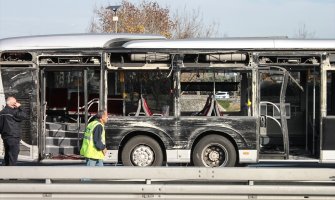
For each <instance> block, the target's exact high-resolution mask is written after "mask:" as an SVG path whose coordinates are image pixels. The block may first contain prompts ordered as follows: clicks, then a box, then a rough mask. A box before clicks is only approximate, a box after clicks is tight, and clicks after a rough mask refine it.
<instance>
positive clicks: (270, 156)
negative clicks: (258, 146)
mask: <svg viewBox="0 0 335 200" xmlns="http://www.w3.org/2000/svg"><path fill="white" fill-rule="evenodd" d="M259 158H260V159H285V158H286V155H285V153H284V152H277V153H273V152H272V153H264V152H262V153H261V154H259Z"/></svg>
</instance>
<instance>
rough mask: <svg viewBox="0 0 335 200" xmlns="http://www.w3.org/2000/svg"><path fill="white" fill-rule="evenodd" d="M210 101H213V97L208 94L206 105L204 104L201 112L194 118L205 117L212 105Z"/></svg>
mask: <svg viewBox="0 0 335 200" xmlns="http://www.w3.org/2000/svg"><path fill="white" fill-rule="evenodd" d="M212 99H213V95H212V94H210V95H209V96H208V97H207V100H206V103H205V106H204V107H203V108H202V109H201V111H199V112H198V113H196V114H195V115H196V116H207V113H208V111H209V109H210V107H211V104H212Z"/></svg>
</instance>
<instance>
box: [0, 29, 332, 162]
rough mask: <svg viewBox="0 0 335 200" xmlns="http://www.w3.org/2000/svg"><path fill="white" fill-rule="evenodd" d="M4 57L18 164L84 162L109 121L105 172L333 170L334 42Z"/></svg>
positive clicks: (132, 39) (31, 49)
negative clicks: (89, 129) (271, 166)
mask: <svg viewBox="0 0 335 200" xmlns="http://www.w3.org/2000/svg"><path fill="white" fill-rule="evenodd" d="M0 51H1V53H0V69H1V76H0V78H1V81H0V100H1V104H2V106H3V105H4V103H5V97H6V96H9V95H14V96H16V97H17V99H18V100H19V101H21V102H22V104H23V107H24V109H26V110H27V111H29V115H30V120H28V121H25V122H23V123H22V129H23V135H22V141H21V153H20V156H19V158H20V159H21V160H32V161H38V162H66V161H68V160H73V159H75V160H82V159H83V158H82V157H81V156H80V155H79V149H80V145H81V140H82V136H83V132H84V129H85V126H86V125H87V123H88V122H90V121H91V120H93V119H94V115H95V114H96V112H97V111H98V110H99V109H106V110H107V112H108V115H109V119H108V122H107V123H106V126H105V128H106V143H107V148H108V153H107V155H106V157H105V162H110V163H119V164H122V165H126V166H161V165H168V164H170V163H183V164H192V165H195V166H206V167H221V166H225V167H232V166H236V165H237V164H239V163H258V162H261V161H304V162H320V163H334V162H335V134H334V133H335V132H334V130H335V125H334V122H335V93H332V92H331V91H333V90H334V88H335V40H326V39H313V40H307V39H303V40H302V39H299V40H298V39H287V38H224V39H185V40H168V39H165V38H163V37H160V36H153V35H129V34H114V35H113V34H82V35H48V36H31V37H19V38H7V39H2V40H0ZM0 151H2V152H3V150H2V149H0Z"/></svg>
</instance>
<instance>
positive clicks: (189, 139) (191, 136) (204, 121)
mask: <svg viewBox="0 0 335 200" xmlns="http://www.w3.org/2000/svg"><path fill="white" fill-rule="evenodd" d="M256 120H257V119H256V118H254V117H230V118H229V117H182V118H181V119H180V121H177V120H176V119H175V118H166V117H121V118H111V121H109V122H108V123H107V124H106V140H107V148H108V149H111V150H117V149H118V147H119V145H120V143H121V141H122V139H123V138H124V137H126V136H127V135H128V134H131V133H134V132H148V133H152V134H155V135H156V136H158V137H159V138H160V139H161V140H162V141H163V143H164V145H165V147H166V149H191V147H192V145H193V143H194V141H195V140H196V138H197V137H198V136H200V135H201V134H203V133H208V132H216V133H218V132H220V133H222V134H228V135H230V137H231V138H233V139H234V141H235V142H236V144H237V146H238V148H239V149H256V135H257V134H256Z"/></svg>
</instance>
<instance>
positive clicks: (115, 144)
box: [105, 117, 177, 150]
mask: <svg viewBox="0 0 335 200" xmlns="http://www.w3.org/2000/svg"><path fill="white" fill-rule="evenodd" d="M105 128H106V141H107V148H108V149H110V150H118V148H119V145H120V144H121V141H122V140H123V138H124V137H126V136H127V135H128V134H132V133H135V132H146V133H152V134H154V135H156V136H157V137H159V138H160V139H161V140H162V142H163V143H164V145H165V147H166V149H171V148H172V147H173V140H174V138H173V135H175V132H176V130H177V126H176V123H175V119H174V118H170V117H169V118H167V117H112V118H110V119H109V121H108V122H107V123H106V125H105Z"/></svg>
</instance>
